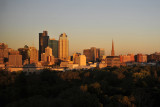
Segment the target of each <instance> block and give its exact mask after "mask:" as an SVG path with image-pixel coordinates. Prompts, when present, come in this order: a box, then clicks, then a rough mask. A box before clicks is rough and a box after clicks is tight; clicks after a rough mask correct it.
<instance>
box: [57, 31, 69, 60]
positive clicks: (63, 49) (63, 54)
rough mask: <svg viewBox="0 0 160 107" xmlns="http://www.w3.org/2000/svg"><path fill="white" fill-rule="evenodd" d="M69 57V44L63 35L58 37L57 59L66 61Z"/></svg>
mask: <svg viewBox="0 0 160 107" xmlns="http://www.w3.org/2000/svg"><path fill="white" fill-rule="evenodd" d="M68 56H69V42H68V38H67V35H66V34H65V33H63V34H61V35H60V36H59V41H58V58H60V59H61V60H67V59H68Z"/></svg>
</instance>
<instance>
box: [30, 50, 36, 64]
mask: <svg viewBox="0 0 160 107" xmlns="http://www.w3.org/2000/svg"><path fill="white" fill-rule="evenodd" d="M29 52H30V64H33V63H34V64H37V63H38V50H37V49H36V48H35V47H29Z"/></svg>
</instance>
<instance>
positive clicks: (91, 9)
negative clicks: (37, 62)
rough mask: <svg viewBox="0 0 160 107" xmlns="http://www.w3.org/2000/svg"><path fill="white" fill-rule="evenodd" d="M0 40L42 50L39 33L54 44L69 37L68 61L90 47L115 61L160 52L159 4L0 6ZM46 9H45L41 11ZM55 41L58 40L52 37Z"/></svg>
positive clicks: (8, 3) (33, 3) (17, 0)
mask: <svg viewBox="0 0 160 107" xmlns="http://www.w3.org/2000/svg"><path fill="white" fill-rule="evenodd" d="M0 4H1V5H0V13H1V18H0V22H1V25H0V27H1V29H0V32H1V39H0V42H1V43H2V42H3V43H6V44H8V46H9V47H10V48H13V49H16V50H17V49H18V48H22V47H24V45H28V46H33V45H34V46H35V47H36V49H38V44H39V43H38V39H39V37H38V36H39V35H38V32H41V31H43V30H47V31H48V36H50V38H55V39H56V40H58V37H59V35H60V34H61V33H63V32H65V33H66V34H67V35H68V39H69V41H70V42H69V55H72V54H73V53H74V52H80V53H82V51H83V49H86V48H90V47H99V48H104V49H105V53H106V55H110V51H111V44H112V39H113V40H114V48H115V54H116V55H120V54H128V53H133V54H137V53H143V54H151V53H154V52H156V51H160V47H159V46H160V43H159V40H160V36H159V35H160V14H159V10H160V1H156V0H154V2H153V1H149V0H146V1H138V0H136V1H125V0H122V1H118V0H115V1H104V0H101V1H99V2H97V1H95V0H92V1H91V0H88V1H83V0H82V1H76V0H75V1H73V0H71V1H64V0H60V1H57V0H53V1H50V0H48V1H39V2H36V1H30V0H28V1H20V0H15V1H8V0H4V1H3V0H2V1H0ZM45 6H46V7H45ZM41 7H43V8H41ZM53 35H54V36H53Z"/></svg>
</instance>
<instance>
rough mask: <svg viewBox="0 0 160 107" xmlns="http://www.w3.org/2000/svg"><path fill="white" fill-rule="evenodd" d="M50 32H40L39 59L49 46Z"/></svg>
mask: <svg viewBox="0 0 160 107" xmlns="http://www.w3.org/2000/svg"><path fill="white" fill-rule="evenodd" d="M48 39H49V36H48V32H47V31H43V33H39V60H40V61H41V54H42V53H45V48H46V47H47V46H48Z"/></svg>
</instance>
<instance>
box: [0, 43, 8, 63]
mask: <svg viewBox="0 0 160 107" xmlns="http://www.w3.org/2000/svg"><path fill="white" fill-rule="evenodd" d="M5 59H6V60H8V45H6V44H4V43H0V64H3V63H4V62H5Z"/></svg>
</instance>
